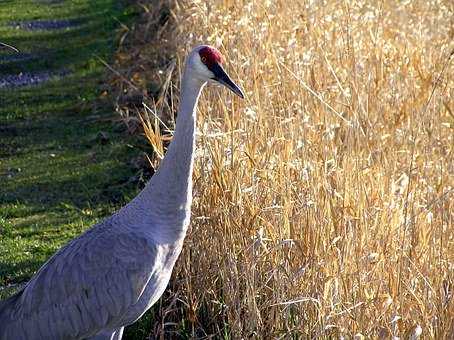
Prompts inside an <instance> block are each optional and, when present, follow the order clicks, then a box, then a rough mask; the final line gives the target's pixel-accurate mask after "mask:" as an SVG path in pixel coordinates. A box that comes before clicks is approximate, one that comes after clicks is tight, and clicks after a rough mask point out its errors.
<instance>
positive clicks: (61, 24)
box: [9, 19, 82, 31]
mask: <svg viewBox="0 0 454 340" xmlns="http://www.w3.org/2000/svg"><path fill="white" fill-rule="evenodd" d="M81 23H82V20H81V19H63V20H31V21H19V22H10V23H9V25H10V26H12V27H15V28H17V29H24V30H27V31H38V30H61V29H65V28H71V27H75V26H79V25H80V24H81Z"/></svg>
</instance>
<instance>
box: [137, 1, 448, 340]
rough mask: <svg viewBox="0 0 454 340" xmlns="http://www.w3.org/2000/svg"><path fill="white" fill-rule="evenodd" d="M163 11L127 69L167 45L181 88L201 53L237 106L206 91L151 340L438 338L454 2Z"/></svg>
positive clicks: (206, 4) (212, 4)
mask: <svg viewBox="0 0 454 340" xmlns="http://www.w3.org/2000/svg"><path fill="white" fill-rule="evenodd" d="M165 2H166V3H169V4H171V9H172V11H171V13H170V14H169V15H170V17H171V18H173V22H174V27H172V28H169V27H164V28H163V32H164V33H163V32H159V34H158V38H159V39H161V43H162V45H160V47H159V48H158V49H156V46H150V47H143V49H142V50H141V52H140V56H137V55H136V56H135V60H139V59H140V58H142V59H147V58H150V59H153V60H155V59H154V58H156V54H158V55H159V54H160V51H169V49H172V51H171V52H168V53H169V54H171V55H172V56H173V55H174V56H176V57H177V63H176V67H175V71H174V72H173V77H174V79H176V80H178V79H179V78H178V77H179V73H178V71H177V70H180V71H181V69H182V64H183V60H184V56H185V55H186V53H187V52H188V51H189V50H190V49H191V48H192V47H193V46H194V45H197V44H200V43H208V44H212V45H214V46H216V47H218V48H219V49H220V50H221V51H222V53H223V54H224V56H225V59H226V69H227V70H228V71H229V73H230V74H231V76H232V78H233V79H234V80H236V81H238V83H239V84H240V85H241V86H242V87H243V89H244V90H245V93H246V95H247V98H246V100H244V101H241V100H240V99H237V98H236V97H234V96H233V95H232V94H230V93H229V92H228V91H227V90H225V89H215V88H213V87H209V88H208V89H207V90H205V91H204V94H203V96H202V99H201V102H200V105H199V112H198V129H199V135H198V140H197V147H198V149H197V159H196V165H195V174H194V183H195V186H194V205H193V218H192V224H191V225H192V227H191V229H190V232H189V235H188V237H187V240H186V244H185V247H184V251H183V254H182V256H181V258H180V260H179V262H178V265H177V268H176V269H175V272H174V276H173V280H172V283H171V285H170V287H169V290H168V292H167V294H166V296H165V298H164V299H163V300H162V302H161V305H160V307H159V308H160V315H161V321H162V322H161V324H160V325H158V326H156V327H155V330H154V335H155V336H164V337H168V336H171V335H172V334H174V333H173V332H175V331H179V329H180V328H181V327H182V326H181V325H182V321H181V320H184V321H183V323H184V327H185V329H186V330H188V333H187V336H189V337H194V338H204V337H207V338H209V337H210V336H214V337H215V338H218V337H225V338H234V339H239V338H257V339H271V338H285V339H287V338H331V337H341V336H343V337H346V338H353V337H355V338H357V339H361V338H377V337H380V338H390V337H393V336H395V337H400V338H402V339H404V338H405V339H406V338H412V339H416V338H418V337H422V338H426V339H429V338H436V339H448V338H452V337H453V334H454V300H453V299H454V298H453V294H454V228H453V222H454V204H453V197H454V183H453V174H454V162H453V159H454V156H453V147H454V139H453V136H454V134H453V128H454V77H453V76H454V62H453V60H452V59H454V58H451V56H452V52H453V51H454V44H453V41H454V39H453V37H454V5H453V3H452V2H450V1H401V2H394V1H387V0H385V1H382V2H379V3H378V2H375V1H299V0H298V1H297V0H292V1H283V0H281V1H255V2H250V1H242V0H238V1H230V0H225V1H208V0H199V1H191V2H185V1H178V2H175V1H165ZM151 7H152V6H151V5H149V4H147V3H146V2H145V3H144V4H143V8H144V12H148V11H151V9H150V8H151ZM166 30H167V31H168V32H167V33H165V31H166ZM163 53H167V52H163ZM172 53H173V54H172ZM160 57H161V58H163V56H162V55H161V56H160ZM160 65H162V63H161V64H160ZM171 70H172V69H171ZM167 71H168V69H167ZM150 73H151V71H148V74H147V72H146V71H144V72H143V73H142V74H136V76H135V78H134V77H133V81H135V84H138V85H137V86H139V87H140V84H141V81H142V82H143V79H142V78H144V77H145V78H146V77H150V78H152V77H153V75H150ZM166 75H167V74H166V70H164V71H163V74H162V75H161V76H160V77H161V78H160V79H161V80H162V81H164V79H165V78H166ZM168 75H170V74H168ZM169 79H170V78H169ZM167 85H169V86H167V87H165V90H166V91H164V92H162V93H161V95H162V96H161V100H158V101H157V103H156V102H153V101H152V100H148V101H146V102H147V103H148V105H149V106H150V107H154V106H153V105H155V106H156V110H157V111H158V112H160V111H161V110H163V111H166V110H167V112H172V111H174V110H175V107H176V103H177V101H178V99H177V98H178V81H175V82H172V83H168V84H167ZM164 97H165V98H166V99H169V98H170V99H171V101H170V102H169V101H166V100H163V99H162V98H164ZM169 103H170V104H169ZM153 110H154V109H151V111H153ZM140 113H142V114H143V113H144V112H143V111H141V110H140ZM148 113H149V117H152V115H150V112H148ZM154 123H155V120H154V119H153V118H151V119H150V120H149V122H148V124H150V125H149V126H151V127H152V126H153V125H154ZM169 124H170V125H172V122H170V123H169ZM148 137H149V139H150V141H151V142H152V144H153V145H154V147H155V149H156V150H160V151H162V150H163V143H162V139H163V138H161V134H160V133H159V132H156V131H155V132H153V130H149V131H148ZM150 157H151V158H152V159H153V162H154V163H155V164H157V162H158V158H159V157H156V155H155V156H154V157H152V156H150Z"/></svg>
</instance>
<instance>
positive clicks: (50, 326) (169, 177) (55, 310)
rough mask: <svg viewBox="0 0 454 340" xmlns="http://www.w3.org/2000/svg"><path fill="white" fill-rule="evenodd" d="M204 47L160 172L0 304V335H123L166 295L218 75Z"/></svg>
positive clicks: (8, 339) (189, 68) (22, 338)
mask: <svg viewBox="0 0 454 340" xmlns="http://www.w3.org/2000/svg"><path fill="white" fill-rule="evenodd" d="M198 49H200V47H198V48H196V49H194V50H193V51H192V52H191V54H190V55H189V57H188V59H187V62H186V67H185V72H184V75H183V79H182V83H181V84H182V85H181V86H182V89H181V99H180V108H179V112H178V118H177V121H176V130H175V135H174V138H173V141H172V143H171V145H170V147H169V150H168V152H167V154H166V157H165V158H164V160H163V161H162V163H161V166H160V167H159V169H158V171H157V173H156V174H155V175H154V176H153V178H152V179H151V180H150V182H149V183H148V184H147V186H146V187H145V189H144V190H142V192H141V193H140V194H139V195H138V196H137V197H136V198H135V199H134V200H132V201H131V202H130V203H129V204H127V205H126V206H125V207H123V208H122V209H121V210H119V211H118V212H117V213H115V214H114V215H112V216H111V217H109V218H107V219H106V220H104V221H103V222H101V223H99V224H97V225H95V226H93V227H92V228H90V229H89V230H87V231H86V232H85V233H83V234H82V235H80V236H79V237H78V238H76V239H74V240H72V241H71V242H69V243H68V244H66V245H65V246H64V247H62V248H61V249H60V250H59V251H58V252H57V253H55V254H54V255H53V256H52V257H51V258H50V259H49V260H48V261H47V262H46V263H45V264H44V265H43V266H42V267H41V268H40V269H39V271H38V272H37V273H36V274H35V275H34V276H33V277H32V278H31V280H30V281H29V282H28V283H27V285H26V286H25V287H24V289H23V290H22V291H20V292H18V293H17V294H16V295H14V296H12V297H10V298H9V299H6V300H4V301H2V302H0V340H41V339H46V340H60V339H61V340H71V339H74V340H75V339H87V338H88V339H99V340H101V339H104V340H105V339H121V337H122V333H123V327H124V326H126V325H129V324H131V323H133V322H135V321H136V320H137V319H139V318H140V317H141V316H142V315H143V313H145V311H147V310H148V309H149V308H150V307H151V306H152V305H153V304H154V303H155V302H156V301H157V300H158V299H159V297H160V296H161V295H162V293H163V292H164V290H165V288H166V286H167V284H168V282H169V279H170V276H171V273H172V269H173V266H174V264H175V261H176V260H177V258H178V256H179V254H180V252H181V248H182V246H183V240H184V237H185V235H186V229H187V227H188V224H189V219H190V210H191V201H192V178H191V177H192V167H193V157H194V156H193V155H194V136H195V120H196V106H197V101H198V98H199V95H200V92H201V90H202V88H203V86H204V85H205V83H206V81H207V80H208V79H210V78H211V77H212V74H210V72H209V71H208V70H207V69H206V68H205V69H204V68H203V67H202V66H203V65H201V62H200V56H199V54H198Z"/></svg>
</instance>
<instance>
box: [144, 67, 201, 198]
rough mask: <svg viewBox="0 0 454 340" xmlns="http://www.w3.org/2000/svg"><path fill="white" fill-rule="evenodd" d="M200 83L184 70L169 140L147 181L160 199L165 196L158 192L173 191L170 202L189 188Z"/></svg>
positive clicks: (167, 194)
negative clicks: (170, 141) (167, 147)
mask: <svg viewBox="0 0 454 340" xmlns="http://www.w3.org/2000/svg"><path fill="white" fill-rule="evenodd" d="M203 85H204V83H203V82H202V81H200V80H198V79H194V78H192V77H191V76H190V74H189V75H188V74H187V72H185V73H184V75H183V79H182V83H181V97H180V107H179V110H178V116H177V120H176V128H175V133H174V136H173V140H172V143H171V144H170V146H169V149H168V150H167V153H166V155H165V157H164V159H163V160H162V162H161V164H160V166H159V169H158V171H157V173H156V174H155V175H154V176H153V178H152V179H151V181H150V184H153V192H154V193H155V194H157V195H159V199H160V200H162V199H165V197H162V196H160V195H161V194H165V196H170V197H171V196H173V195H177V196H178V197H171V198H172V202H173V201H179V200H180V198H181V197H183V196H186V195H183V194H186V193H187V190H188V189H190V188H189V187H188V186H189V185H190V183H191V182H192V178H191V175H192V165H193V160H194V144H195V125H196V109H197V102H198V100H199V96H200V92H201V90H202V88H203ZM169 194H170V195H169Z"/></svg>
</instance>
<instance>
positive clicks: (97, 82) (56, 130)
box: [0, 0, 150, 339]
mask: <svg viewBox="0 0 454 340" xmlns="http://www.w3.org/2000/svg"><path fill="white" fill-rule="evenodd" d="M48 2H49V1H48ZM0 7H1V9H8V10H0V37H1V40H2V41H3V42H5V43H8V44H11V45H13V46H15V47H16V48H18V49H19V50H20V51H21V53H31V54H34V55H36V56H37V57H36V58H32V59H29V60H23V61H11V62H7V61H3V62H2V61H0V77H2V76H4V75H7V74H17V73H19V72H40V71H45V70H55V71H60V70H66V71H67V72H68V75H67V76H66V77H64V78H63V79H53V80H51V81H49V82H46V83H42V84H40V85H38V86H29V87H22V88H14V89H0V287H5V286H10V287H11V288H9V289H2V290H1V291H0V298H3V297H5V296H8V295H10V294H12V293H13V292H14V291H15V290H16V289H17V287H19V285H20V284H21V283H24V282H26V281H27V280H28V279H29V278H30V277H31V276H32V275H33V273H34V272H35V271H36V270H37V269H38V268H39V267H40V266H41V265H42V264H43V263H44V262H45V261H46V259H47V258H48V257H49V256H51V255H52V254H53V253H54V252H55V251H56V250H57V249H58V248H59V247H61V246H62V245H63V244H65V243H66V242H67V241H68V240H70V239H72V238H73V237H75V236H76V235H78V234H80V233H81V232H82V231H83V230H85V229H87V228H88V227H90V226H91V225H93V224H94V223H96V222H97V221H99V220H100V219H102V218H103V217H104V216H106V215H109V214H110V213H112V212H113V211H114V210H116V209H117V208H118V207H119V206H121V205H122V204H124V203H125V202H127V201H129V200H130V199H131V198H132V197H133V196H134V195H135V194H136V192H137V190H138V186H139V185H138V184H137V182H134V181H131V180H130V179H131V178H132V177H133V176H134V175H135V174H136V172H137V170H135V169H133V168H132V166H131V165H130V162H129V161H130V160H131V159H132V158H133V157H135V155H136V154H137V152H138V148H137V147H136V145H137V144H140V140H139V139H137V137H136V138H133V137H128V136H127V135H126V134H125V133H124V132H123V131H122V129H121V128H120V127H119V126H118V125H115V124H114V123H113V122H112V118H117V117H115V113H114V112H113V109H112V107H111V105H109V100H106V99H104V100H102V99H100V94H101V92H102V84H103V80H104V78H105V74H106V70H105V68H104V66H102V64H101V63H100V62H99V59H98V57H100V58H103V59H106V60H109V58H110V57H111V55H112V53H113V51H114V47H115V43H116V40H115V37H116V31H115V30H116V27H117V25H118V21H122V22H125V21H126V22H127V21H128V20H131V15H132V14H133V13H132V10H131V8H129V7H123V6H121V5H119V2H118V1H115V0H97V1H91V0H77V1H62V2H54V3H51V4H48V3H47V4H46V1H43V0H41V1H40V0H36V1H28V2H18V1H16V0H10V1H3V2H2V4H1V5H0ZM76 18H80V19H81V22H80V25H77V26H74V27H70V28H67V29H62V30H47V31H44V30H42V31H26V30H22V29H17V28H15V27H12V26H11V25H9V23H11V22H20V21H22V20H36V19H76ZM9 54H14V52H13V51H8V50H6V49H0V56H5V55H9ZM101 131H102V132H104V133H106V134H107V135H108V137H109V138H108V140H107V141H105V140H103V139H102V138H99V133H100V132H101ZM149 319H150V316H148V320H149ZM148 327H149V323H146V322H142V323H138V324H137V325H135V326H133V327H131V328H130V329H129V330H128V332H127V334H126V336H125V339H140V338H143V337H144V336H145V335H146V333H147V331H148Z"/></svg>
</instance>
